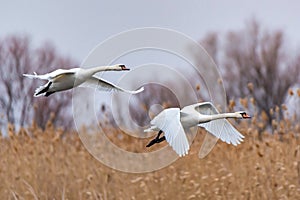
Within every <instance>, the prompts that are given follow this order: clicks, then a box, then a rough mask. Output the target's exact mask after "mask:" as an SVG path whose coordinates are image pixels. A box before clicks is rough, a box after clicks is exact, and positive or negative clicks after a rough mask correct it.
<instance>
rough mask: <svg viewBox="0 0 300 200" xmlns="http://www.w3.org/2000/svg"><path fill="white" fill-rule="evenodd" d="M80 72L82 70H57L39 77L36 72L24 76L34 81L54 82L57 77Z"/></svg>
mask: <svg viewBox="0 0 300 200" xmlns="http://www.w3.org/2000/svg"><path fill="white" fill-rule="evenodd" d="M79 70H80V68H73V69H57V70H55V71H53V72H50V73H47V74H41V75H38V74H37V73H36V72H33V74H23V76H25V77H28V78H32V79H41V80H49V81H52V80H54V79H56V78H57V77H59V76H61V75H64V74H75V73H76V72H77V71H79Z"/></svg>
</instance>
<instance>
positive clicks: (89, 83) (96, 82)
mask: <svg viewBox="0 0 300 200" xmlns="http://www.w3.org/2000/svg"><path fill="white" fill-rule="evenodd" d="M79 87H89V88H94V89H98V90H101V91H113V90H116V91H122V92H126V93H129V94H137V93H140V92H142V91H143V90H144V87H141V88H139V89H138V90H126V89H124V88H121V87H119V86H117V85H115V84H113V83H111V82H109V81H106V80H104V79H101V78H98V77H95V76H92V77H90V78H89V79H87V80H86V81H85V82H84V83H82V84H81V85H79Z"/></svg>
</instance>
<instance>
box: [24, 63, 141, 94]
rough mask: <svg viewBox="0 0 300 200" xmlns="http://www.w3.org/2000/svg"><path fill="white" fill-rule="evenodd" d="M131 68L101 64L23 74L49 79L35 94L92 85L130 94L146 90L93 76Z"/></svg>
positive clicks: (29, 76) (104, 89)
mask: <svg viewBox="0 0 300 200" xmlns="http://www.w3.org/2000/svg"><path fill="white" fill-rule="evenodd" d="M122 70H129V69H128V68H126V66H125V65H120V64H119V65H112V66H99V67H93V68H87V69H84V68H73V69H57V70H55V71H53V72H50V73H47V74H43V75H38V74H36V73H35V72H34V74H23V76H25V77H28V78H36V79H42V80H48V83H46V84H45V85H43V86H40V87H38V88H37V89H36V90H35V93H34V96H35V97H38V96H46V97H48V96H49V95H51V94H53V93H55V92H59V91H63V90H68V89H71V88H74V87H77V86H79V87H92V88H97V89H99V90H103V91H111V90H118V91H122V92H126V93H130V94H136V93H139V92H142V91H143V90H144V88H143V87H141V88H140V89H138V90H135V91H130V90H125V89H123V88H121V87H119V86H116V85H114V84H112V83H110V82H108V81H106V80H103V79H101V78H98V77H95V76H93V75H94V74H96V73H97V72H100V71H122Z"/></svg>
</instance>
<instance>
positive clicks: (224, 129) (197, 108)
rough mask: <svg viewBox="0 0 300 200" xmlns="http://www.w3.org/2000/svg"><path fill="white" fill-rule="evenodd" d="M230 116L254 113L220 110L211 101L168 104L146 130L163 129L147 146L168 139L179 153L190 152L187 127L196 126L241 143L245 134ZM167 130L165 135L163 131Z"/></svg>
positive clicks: (218, 136) (237, 116)
mask: <svg viewBox="0 0 300 200" xmlns="http://www.w3.org/2000/svg"><path fill="white" fill-rule="evenodd" d="M226 118H237V119H246V118H250V116H249V115H248V114H247V113H246V112H245V111H240V112H234V113H221V114H220V113H219V112H218V110H217V109H216V107H215V106H214V105H213V104H212V103H210V102H203V103H197V104H193V105H189V106H186V107H184V108H183V109H181V110H180V109H179V108H168V109H165V110H163V111H162V112H161V113H159V114H158V115H157V116H156V117H154V119H153V120H152V121H151V125H152V126H151V127H150V128H149V129H146V130H145V132H150V131H159V132H158V135H157V137H156V138H154V139H153V140H151V141H150V143H149V144H148V145H147V147H150V146H152V145H154V144H155V143H160V142H162V141H164V140H166V141H167V142H168V143H169V145H170V146H171V147H172V148H173V149H174V151H175V152H176V153H177V154H178V155H179V156H184V155H186V154H188V150H189V148H190V145H189V142H188V140H187V137H186V134H185V131H184V129H188V128H190V127H193V126H200V127H203V128H205V129H206V130H207V131H208V132H210V133H211V134H212V135H214V136H215V137H217V138H219V139H221V140H222V141H224V142H226V143H228V144H233V145H235V146H236V145H237V144H240V142H241V141H243V138H244V136H243V135H242V134H241V133H239V132H238V131H237V130H236V129H235V128H234V127H233V126H232V125H231V124H230V123H229V122H228V120H226ZM162 132H164V136H163V137H160V135H161V134H162Z"/></svg>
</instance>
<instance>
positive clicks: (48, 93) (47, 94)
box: [45, 92, 55, 97]
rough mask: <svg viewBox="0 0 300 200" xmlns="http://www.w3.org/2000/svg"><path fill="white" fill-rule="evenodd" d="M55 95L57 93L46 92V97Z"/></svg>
mask: <svg viewBox="0 0 300 200" xmlns="http://www.w3.org/2000/svg"><path fill="white" fill-rule="evenodd" d="M53 93H55V92H46V94H45V96H46V97H48V96H50V95H51V94H53Z"/></svg>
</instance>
